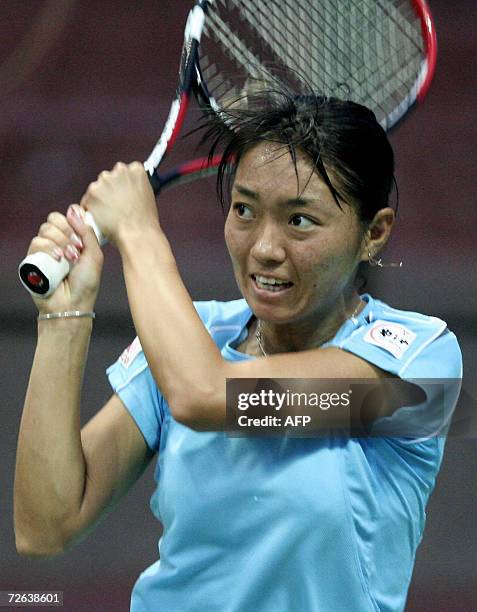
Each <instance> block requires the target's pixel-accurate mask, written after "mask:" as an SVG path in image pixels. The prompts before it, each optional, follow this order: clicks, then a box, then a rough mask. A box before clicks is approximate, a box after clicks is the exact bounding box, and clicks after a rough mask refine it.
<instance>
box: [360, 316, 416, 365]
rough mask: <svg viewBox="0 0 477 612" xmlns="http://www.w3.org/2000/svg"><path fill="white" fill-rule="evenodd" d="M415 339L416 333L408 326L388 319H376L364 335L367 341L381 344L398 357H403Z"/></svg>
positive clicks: (377, 344)
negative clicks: (390, 321)
mask: <svg viewBox="0 0 477 612" xmlns="http://www.w3.org/2000/svg"><path fill="white" fill-rule="evenodd" d="M415 339H416V334H415V333H414V332H413V331H411V330H410V329H409V328H408V327H405V326H404V325H400V324H399V323H389V322H388V321H376V322H375V323H374V325H373V327H372V328H371V329H370V330H369V331H368V333H367V334H366V335H365V337H364V341H365V342H368V343H369V344H375V345H376V346H380V347H381V348H383V349H384V350H386V351H389V352H390V353H391V354H392V355H394V357H396V359H401V357H402V356H403V355H404V353H405V352H406V351H407V349H408V348H409V347H410V346H411V344H412V343H413V342H414V340H415Z"/></svg>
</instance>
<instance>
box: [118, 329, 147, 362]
mask: <svg viewBox="0 0 477 612" xmlns="http://www.w3.org/2000/svg"><path fill="white" fill-rule="evenodd" d="M141 351H142V347H141V343H140V342H139V338H138V337H136V338H134V340H133V341H132V342H131V344H130V345H129V346H128V347H127V348H126V349H124V351H123V352H122V353H121V357H120V358H119V361H120V363H121V364H122V365H123V366H124V367H125V368H126V369H127V368H129V366H130V365H131V363H132V362H133V361H134V359H135V357H136V356H137V355H138V354H139V353H140V352H141Z"/></svg>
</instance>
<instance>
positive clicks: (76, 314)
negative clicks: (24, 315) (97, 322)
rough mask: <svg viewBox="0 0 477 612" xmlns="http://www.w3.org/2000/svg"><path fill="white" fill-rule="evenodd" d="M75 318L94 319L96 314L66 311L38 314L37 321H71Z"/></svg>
mask: <svg viewBox="0 0 477 612" xmlns="http://www.w3.org/2000/svg"><path fill="white" fill-rule="evenodd" d="M75 317H90V318H91V319H94V318H95V317H96V314H95V313H94V312H92V311H88V310H66V311H65V312H48V313H46V314H39V315H38V321H45V320H46V319H71V318H75Z"/></svg>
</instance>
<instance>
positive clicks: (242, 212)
mask: <svg viewBox="0 0 477 612" xmlns="http://www.w3.org/2000/svg"><path fill="white" fill-rule="evenodd" d="M233 208H234V210H235V212H236V213H237V215H238V216H239V217H240V218H242V219H251V218H252V217H253V213H252V210H251V209H250V208H249V207H248V206H247V205H246V204H241V203H237V204H234V205H233Z"/></svg>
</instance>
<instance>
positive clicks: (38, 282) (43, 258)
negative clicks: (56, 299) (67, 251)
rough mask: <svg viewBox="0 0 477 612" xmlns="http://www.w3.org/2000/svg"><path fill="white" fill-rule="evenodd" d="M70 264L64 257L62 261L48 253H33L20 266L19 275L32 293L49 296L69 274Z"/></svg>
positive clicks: (38, 295) (43, 296)
mask: <svg viewBox="0 0 477 612" xmlns="http://www.w3.org/2000/svg"><path fill="white" fill-rule="evenodd" d="M69 271H70V264H69V263H68V260H67V259H65V258H64V257H62V258H61V260H60V261H58V260H57V259H55V258H54V257H52V256H51V255H48V253H42V252H38V253H32V254H31V255H28V256H27V257H25V259H24V260H23V261H22V262H21V263H20V265H19V266H18V275H19V277H20V281H21V283H22V285H23V286H24V287H25V289H26V290H27V291H28V292H29V293H31V294H32V295H34V296H36V297H40V298H47V297H49V296H50V295H52V294H53V293H54V291H55V290H56V288H57V287H58V285H59V284H60V283H61V281H62V280H63V279H64V278H65V276H68V274H69Z"/></svg>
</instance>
